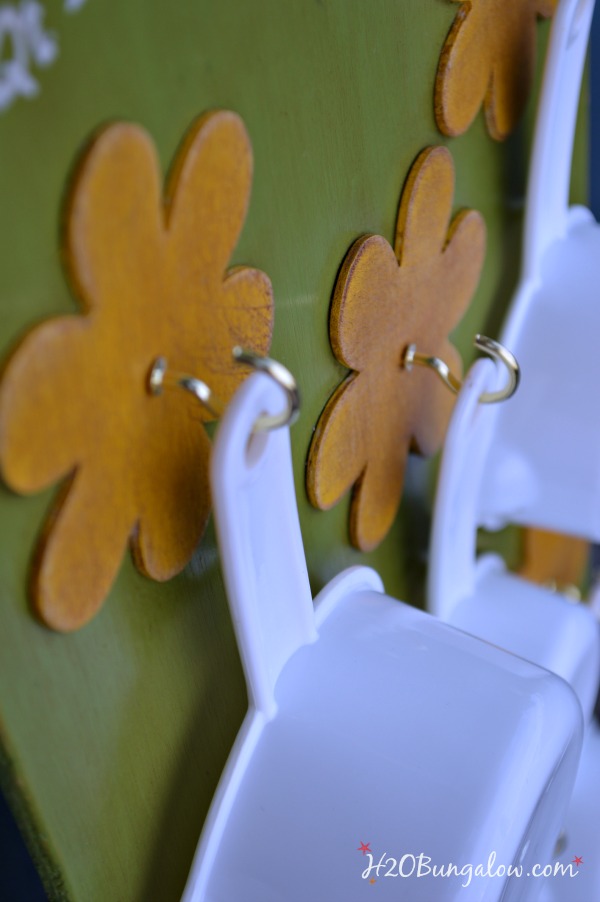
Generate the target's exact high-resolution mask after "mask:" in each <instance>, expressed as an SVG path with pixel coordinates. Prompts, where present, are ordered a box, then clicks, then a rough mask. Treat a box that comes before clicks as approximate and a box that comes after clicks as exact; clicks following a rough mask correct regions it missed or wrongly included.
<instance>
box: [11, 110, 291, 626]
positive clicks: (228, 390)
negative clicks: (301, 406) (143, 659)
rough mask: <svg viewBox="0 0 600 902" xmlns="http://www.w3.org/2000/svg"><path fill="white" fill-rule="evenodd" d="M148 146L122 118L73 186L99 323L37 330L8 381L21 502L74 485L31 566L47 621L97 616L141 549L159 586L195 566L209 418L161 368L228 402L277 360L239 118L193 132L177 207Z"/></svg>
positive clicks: (88, 294) (68, 244)
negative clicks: (160, 375) (248, 237)
mask: <svg viewBox="0 0 600 902" xmlns="http://www.w3.org/2000/svg"><path fill="white" fill-rule="evenodd" d="M161 181H162V178H161V171H160V166H159V163H158V160H157V156H156V151H155V148H154V145H153V142H152V140H151V139H150V137H149V136H148V135H147V134H146V133H145V132H144V131H143V130H142V129H141V128H139V127H137V126H135V125H131V124H128V123H116V124H113V125H110V126H108V127H107V128H104V129H103V130H101V131H100V132H99V133H98V134H96V136H95V137H94V139H93V140H92V142H91V144H90V146H89V147H88V149H87V152H86V153H85V155H84V156H83V158H82V160H81V162H80V164H79V166H78V168H77V171H76V173H75V177H74V179H73V181H72V185H71V189H70V194H69V197H68V201H67V205H66V212H65V228H64V247H63V251H64V257H65V261H66V268H67V273H68V277H69V280H70V283H71V285H72V288H73V290H74V293H75V295H76V297H77V299H78V301H79V302H80V304H81V306H82V308H83V315H81V314H79V315H72V316H61V317H58V318H56V319H51V320H49V321H47V322H45V323H43V324H41V325H39V326H37V327H35V328H34V329H33V330H32V331H30V332H29V334H27V335H26V336H25V338H24V339H23V341H22V342H21V344H20V345H19V347H17V349H16V350H15V352H14V353H13V354H12V356H11V358H10V359H9V361H8V363H7V365H6V367H5V370H4V374H3V378H2V383H1V385H0V463H1V466H2V472H3V477H4V479H5V481H6V482H7V483H8V485H9V486H10V487H12V488H13V489H14V490H15V491H17V492H22V493H29V492H37V491H39V490H40V489H43V488H44V487H46V486H50V485H52V484H53V483H55V482H57V481H58V480H64V482H63V485H62V489H61V491H60V492H59V493H58V497H57V499H56V501H55V504H54V507H53V509H52V511H51V513H50V515H49V517H48V520H47V522H46V524H45V527H44V529H43V533H42V536H41V539H40V543H39V547H38V550H37V553H36V555H35V564H34V568H33V579H32V595H33V602H34V606H35V609H36V611H37V613H38V615H39V617H40V618H41V619H42V620H43V621H44V622H45V623H46V624H47V625H49V626H51V627H53V628H55V629H59V630H72V629H76V628H77V627H79V626H81V625H82V624H84V623H85V622H86V621H87V620H89V619H90V618H91V617H92V616H93V615H94V614H95V612H96V611H97V610H98V608H99V607H100V605H101V604H102V602H103V600H104V598H105V596H106V594H107V592H108V591H109V589H110V586H111V584H112V582H113V580H114V578H115V576H116V573H117V571H118V569H119V566H120V563H121V560H122V557H123V554H124V551H125V549H126V546H127V543H128V542H130V543H131V547H132V550H133V555H134V559H135V562H136V564H137V566H138V567H139V569H140V570H141V571H142V572H143V573H145V574H147V575H148V576H150V577H152V578H153V579H157V580H166V579H169V578H170V577H172V576H173V575H175V574H176V573H178V572H179V571H180V570H181V569H182V568H183V567H184V566H185V564H186V563H187V562H188V561H189V559H190V557H191V555H192V553H193V551H194V549H195V547H196V545H197V543H198V541H199V539H200V537H201V535H202V532H203V530H204V527H205V524H206V520H207V517H208V515H209V510H210V497H209V485H208V458H209V451H210V442H209V439H208V437H207V435H206V433H205V430H204V428H203V426H202V420H206V419H209V418H210V417H209V415H208V414H207V413H206V412H205V411H204V412H203V410H202V409H201V408H200V406H199V405H197V403H195V402H194V400H193V399H190V400H188V398H187V396H186V395H185V394H184V393H183V392H181V393H177V392H173V393H171V392H169V393H167V392H165V393H163V394H161V395H160V396H153V395H152V394H151V393H150V392H149V390H148V385H147V383H148V374H149V371H150V369H151V366H152V363H153V361H154V360H155V358H157V357H158V356H160V355H162V356H165V357H166V358H167V361H168V363H169V364H170V365H171V367H173V368H174V369H177V370H182V371H188V372H190V373H192V374H194V375H196V376H198V377H199V378H201V379H203V380H204V381H205V382H207V383H208V385H209V386H210V387H211V388H212V389H213V390H214V392H215V394H217V395H218V396H220V397H221V398H222V399H223V400H224V401H227V399H228V398H229V397H230V396H231V395H232V393H233V392H234V391H235V389H236V387H237V386H238V385H239V383H240V381H241V380H242V379H243V378H245V376H246V375H247V370H245V369H244V368H243V367H240V366H239V364H237V363H235V362H234V361H233V359H232V355H231V352H232V348H233V347H234V346H235V345H237V344H241V345H246V346H248V347H251V348H253V349H254V350H255V351H256V352H257V353H259V354H265V353H267V351H268V349H269V345H270V340H271V330H272V319H273V299H272V291H271V284H270V282H269V279H268V278H267V276H266V275H265V274H264V273H262V272H260V271H258V270H256V269H249V268H246V267H239V268H235V269H233V270H231V271H230V272H229V273H227V272H226V269H227V266H228V263H229V260H230V258H231V255H232V252H233V250H234V248H235V245H236V243H237V240H238V237H239V234H240V231H241V228H242V225H243V223H244V219H245V216H246V212H247V207H248V201H249V196H250V188H251V182H252V151H251V146H250V142H249V139H248V136H247V133H246V130H245V128H244V125H243V123H242V121H241V120H240V118H239V117H238V116H237V115H235V114H234V113H231V112H224V111H220V112H214V113H210V114H207V115H205V116H203V117H201V118H200V119H198V120H197V121H196V122H195V123H194V124H193V126H192V127H191V129H190V130H189V132H188V134H187V136H186V138H185V140H184V142H183V144H182V146H181V148H180V150H179V152H178V154H177V156H176V158H175V161H174V164H173V166H172V168H171V171H170V175H169V178H168V180H167V184H166V188H165V190H164V196H163V191H162V186H161Z"/></svg>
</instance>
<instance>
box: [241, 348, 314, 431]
mask: <svg viewBox="0 0 600 902" xmlns="http://www.w3.org/2000/svg"><path fill="white" fill-rule="evenodd" d="M233 356H234V358H235V359H236V360H238V361H239V362H240V363H246V364H248V366H251V367H252V368H253V369H255V370H258V371H259V372H261V373H266V374H267V375H268V376H270V377H271V379H274V380H275V382H277V384H278V385H280V386H281V388H283V390H284V391H285V393H286V395H287V409H286V410H284V411H283V412H282V413H280V414H275V415H273V416H263V417H259V419H258V420H257V421H256V423H255V424H254V431H255V432H268V431H269V430H271V429H279V428H280V427H281V426H291V425H292V424H293V423H295V422H296V420H297V419H298V417H299V415H300V391H299V389H298V384H297V382H296V380H295V379H294V377H293V376H292V374H291V373H290V371H289V370H288V369H286V367H285V366H284V365H283V364H282V363H279V362H278V361H277V360H273V359H272V358H271V357H261V356H260V355H259V354H255V353H254V352H253V351H248V350H246V349H244V348H240V347H235V348H234V349H233Z"/></svg>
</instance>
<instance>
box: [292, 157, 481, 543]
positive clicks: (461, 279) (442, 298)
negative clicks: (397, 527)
mask: <svg viewBox="0 0 600 902" xmlns="http://www.w3.org/2000/svg"><path fill="white" fill-rule="evenodd" d="M453 196H454V166H453V163H452V157H451V156H450V153H449V152H448V151H447V150H446V149H445V148H443V147H433V148H428V149H426V150H424V151H423V152H422V153H421V154H420V155H419V157H418V158H417V160H416V162H415V163H414V165H413V167H412V169H411V171H410V174H409V176H408V179H407V183H406V185H405V188H404V191H403V193H402V198H401V201H400V211H399V214H398V222H397V226H396V239H395V244H394V247H393V248H392V247H391V245H390V244H389V243H388V242H387V241H386V240H385V238H383V237H381V236H380V235H366V236H363V237H362V238H359V239H358V240H357V241H356V242H355V243H354V244H353V246H352V247H351V248H350V251H349V253H348V255H347V256H346V259H345V260H344V263H343V266H342V269H341V272H340V275H339V277H338V280H337V283H336V286H335V291H334V297H333V303H332V309H331V315H330V323H329V329H330V338H331V345H332V348H333V352H334V354H335V356H336V358H337V360H339V362H340V363H342V364H344V365H345V366H347V367H348V368H349V369H351V370H352V372H351V373H350V374H349V376H348V377H347V378H346V379H345V380H344V382H342V384H341V385H340V386H339V387H338V388H337V390H336V391H335V392H334V394H333V395H332V396H331V398H330V399H329V401H328V402H327V405H326V407H325V409H324V411H323V413H322V414H321V417H320V419H319V422H318V424H317V427H316V430H315V434H314V437H313V441H312V444H311V447H310V450H309V455H308V465H307V491H308V495H309V498H310V500H311V502H312V503H313V504H314V505H315V506H316V507H319V508H321V509H327V508H330V507H332V506H333V505H334V504H337V503H338V501H339V500H340V499H341V498H342V497H343V495H345V494H346V493H347V492H348V491H349V490H350V488H352V487H353V489H354V490H353V494H352V502H351V507H350V538H351V541H352V543H353V544H354V545H355V546H356V547H357V548H360V549H362V550H363V551H368V550H370V549H372V548H374V547H375V546H376V545H378V544H379V543H380V542H381V541H382V539H383V538H384V537H385V535H386V534H387V532H388V530H389V529H390V527H391V525H392V523H393V521H394V518H395V516H396V513H397V510H398V506H399V504H400V499H401V496H402V488H403V484H404V472H405V468H406V462H407V458H408V454H409V451H410V450H414V451H418V452H419V453H421V454H432V453H433V452H435V451H436V450H437V449H438V447H439V445H440V443H441V442H442V440H443V437H444V434H445V431H446V428H447V424H448V420H449V418H450V413H451V410H452V405H453V396H452V395H451V393H450V392H449V391H448V389H447V388H446V387H445V386H444V385H443V384H442V383H441V382H440V381H439V379H438V378H437V377H436V376H435V375H434V374H433V373H432V372H430V371H429V370H426V369H422V368H420V367H419V368H416V369H414V370H412V371H410V372H409V371H408V370H406V369H404V368H403V366H402V361H403V357H404V353H405V351H406V349H407V347H408V346H409V345H410V344H412V343H416V345H417V348H418V350H419V351H421V352H423V353H426V354H429V355H432V354H433V355H437V356H439V357H441V358H442V359H443V360H445V361H446V363H448V365H449V366H450V368H451V369H452V370H453V371H454V372H455V373H456V374H457V375H458V374H460V372H461V360H460V356H459V354H458V352H457V350H456V349H455V348H454V346H453V345H452V344H451V343H450V341H449V340H448V337H447V336H448V335H449V333H450V332H451V331H452V330H453V329H454V328H455V326H456V325H457V324H458V322H459V321H460V319H461V318H462V316H463V314H464V312H465V310H466V309H467V307H468V304H469V302H470V300H471V297H472V295H473V293H474V291H475V288H476V286H477V282H478V280H479V275H480V272H481V267H482V265H483V259H484V253H485V226H484V223H483V220H482V218H481V216H480V215H479V213H476V212H475V211H462V212H460V213H458V215H457V216H455V217H454V219H453V220H452V222H451V221H450V219H451V213H452V203H453Z"/></svg>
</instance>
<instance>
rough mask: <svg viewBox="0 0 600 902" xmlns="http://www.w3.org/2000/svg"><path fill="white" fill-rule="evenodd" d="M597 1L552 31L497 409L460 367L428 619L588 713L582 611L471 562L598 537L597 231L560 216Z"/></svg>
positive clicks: (577, 2) (580, 211) (588, 642)
mask: <svg viewBox="0 0 600 902" xmlns="http://www.w3.org/2000/svg"><path fill="white" fill-rule="evenodd" d="M593 7H594V0H561V2H560V3H559V5H558V8H557V11H556V14H555V19H554V22H553V25H552V34H551V41H550V47H549V52H548V58H547V63H546V69H545V74H544V83H543V90H542V98H541V105H540V110H539V115H538V121H537V127H536V134H535V143H534V151H533V158H532V164H531V173H530V179H529V188H528V195H527V208H526V222H525V244H524V265H523V274H522V278H521V282H520V285H519V288H518V291H517V293H516V296H515V299H514V302H513V304H512V307H511V310H510V314H509V317H508V323H507V326H506V329H505V330H504V332H503V335H502V337H501V341H502V343H503V344H505V345H506V346H507V347H508V348H510V350H511V351H512V352H513V353H514V354H515V356H516V358H517V359H518V361H519V364H520V366H521V374H522V378H521V385H520V387H519V390H518V392H517V393H516V394H515V395H514V397H513V398H511V399H510V400H509V401H506V402H505V403H503V404H499V405H494V406H493V407H491V406H481V405H478V404H477V398H478V397H479V395H480V394H481V393H482V392H483V391H485V390H489V388H490V387H492V386H493V385H494V379H495V373H494V366H493V365H492V364H491V363H490V362H489V361H485V360H482V361H480V362H478V363H477V364H476V365H475V366H474V367H473V368H472V370H471V373H470V375H469V378H468V379H467V384H466V385H465V388H464V389H463V391H462V393H461V396H460V398H459V400H458V402H457V406H456V409H455V412H454V415H453V421H452V423H451V426H450V430H449V433H448V437H447V441H446V446H445V449H444V455H443V462H442V470H441V475H440V481H439V484H438V492H437V498H436V509H435V518H434V529H433V539H432V548H431V565H430V571H429V577H430V578H429V603H430V609H431V611H432V612H433V613H435V614H437V615H438V616H439V617H441V618H443V619H444V620H446V621H448V622H450V623H453V624H454V625H456V626H459V627H461V628H462V629H466V630H469V631H470V632H473V633H474V634H475V635H478V636H481V637H483V638H485V639H488V640H489V641H491V642H495V643H496V644H498V645H501V646H502V647H504V648H507V649H509V650H511V651H514V652H516V653H517V654H519V655H522V656H523V657H526V658H528V659H530V660H532V661H535V662H536V663H538V664H541V665H542V666H544V667H548V668H549V669H550V670H553V671H554V672H556V673H558V674H560V675H561V676H563V677H564V678H565V679H566V680H567V681H568V682H570V683H571V685H572V686H573V687H574V689H575V690H576V692H577V694H578V696H579V699H580V702H581V704H582V707H583V710H584V712H585V714H586V716H589V714H590V711H591V708H592V706H593V703H594V701H595V698H596V693H597V691H598V684H599V680H600V642H599V636H598V625H597V622H596V620H595V617H594V616H593V614H592V612H591V611H590V609H589V608H587V607H584V606H576V605H573V604H572V603H571V602H570V601H569V600H567V599H566V598H564V597H562V596H560V595H556V594H553V593H552V592H550V591H549V590H545V589H543V588H540V587H536V586H533V585H531V584H530V583H528V582H526V581H525V580H523V579H520V578H519V577H516V576H514V575H511V574H509V573H507V572H506V570H505V569H504V566H503V564H502V563H501V562H500V561H499V559H497V558H496V559H493V560H491V559H490V558H489V557H486V558H483V559H482V560H477V559H476V551H475V543H476V534H477V528H478V527H479V526H484V527H488V528H491V529H497V528H499V527H502V526H505V525H506V524H508V523H517V524H527V525H530V526H536V527H541V528H546V529H549V530H555V531H557V532H561V533H570V534H573V535H577V536H583V537H585V538H587V539H590V540H593V541H600V423H599V420H598V417H597V394H598V391H599V389H600V355H599V354H598V336H599V335H600V227H599V226H598V224H597V223H596V221H595V220H594V219H593V217H592V215H591V213H590V212H589V211H588V210H586V209H584V208H581V207H577V208H571V209H569V207H568V191H569V182H570V168H571V155H572V146H573V135H574V129H575V119H576V113H577V103H578V98H579V90H580V84H581V75H582V71H583V65H584V60H585V52H586V47H587V39H588V33H589V27H590V21H591V17H592V12H593Z"/></svg>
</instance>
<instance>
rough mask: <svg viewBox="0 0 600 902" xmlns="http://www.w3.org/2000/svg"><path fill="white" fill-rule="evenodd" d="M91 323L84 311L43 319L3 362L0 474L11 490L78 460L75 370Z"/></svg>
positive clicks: (52, 477)
mask: <svg viewBox="0 0 600 902" xmlns="http://www.w3.org/2000/svg"><path fill="white" fill-rule="evenodd" d="M90 326H91V323H90V318H89V317H83V316H71V317H60V318H58V319H53V320H49V321H48V322H45V323H42V324H41V325H38V326H36V327H35V328H34V329H33V330H32V331H31V332H29V333H28V334H27V335H26V336H25V338H24V339H23V340H22V342H21V343H20V344H19V345H18V347H17V348H16V349H15V351H14V352H13V354H12V356H11V357H10V358H9V360H8V362H7V363H6V365H5V369H4V373H3V376H2V382H1V384H0V463H1V466H2V477H3V479H4V481H5V482H6V483H7V485H9V486H10V487H11V488H12V489H13V490H14V491H17V492H23V493H28V492H37V491H40V489H43V488H45V487H46V486H48V485H51V484H52V483H53V482H56V481H57V480H58V479H60V478H61V477H63V476H65V475H66V474H67V473H68V472H69V471H70V470H72V469H73V468H74V466H75V465H76V464H77V463H80V462H81V459H82V457H83V455H84V450H83V449H84V447H85V431H84V429H83V428H82V422H81V419H80V415H81V410H82V403H81V397H80V392H81V384H80V373H81V369H82V366H83V364H84V363H85V361H86V360H87V359H89V356H90V344H91V338H92V335H91V329H90ZM84 406H87V401H86V402H85V404H84Z"/></svg>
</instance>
